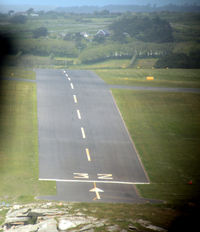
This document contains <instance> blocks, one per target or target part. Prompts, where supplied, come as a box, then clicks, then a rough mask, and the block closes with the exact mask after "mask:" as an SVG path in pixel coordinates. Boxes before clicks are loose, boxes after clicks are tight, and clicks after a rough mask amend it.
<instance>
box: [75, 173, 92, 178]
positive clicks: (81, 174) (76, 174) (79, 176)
mask: <svg viewBox="0 0 200 232" xmlns="http://www.w3.org/2000/svg"><path fill="white" fill-rule="evenodd" d="M73 175H74V178H78V179H79V178H80V179H89V175H88V173H73Z"/></svg>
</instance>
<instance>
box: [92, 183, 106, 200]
mask: <svg viewBox="0 0 200 232" xmlns="http://www.w3.org/2000/svg"><path fill="white" fill-rule="evenodd" d="M90 192H95V193H96V197H95V198H94V199H93V200H100V199H101V196H100V194H99V193H103V192H104V191H103V190H102V189H100V188H97V186H96V182H94V188H93V189H90Z"/></svg>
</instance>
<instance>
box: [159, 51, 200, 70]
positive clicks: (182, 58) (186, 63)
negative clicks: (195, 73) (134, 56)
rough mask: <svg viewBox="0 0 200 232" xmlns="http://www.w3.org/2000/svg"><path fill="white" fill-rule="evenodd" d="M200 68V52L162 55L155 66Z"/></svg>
mask: <svg viewBox="0 0 200 232" xmlns="http://www.w3.org/2000/svg"><path fill="white" fill-rule="evenodd" d="M166 67H168V68H200V52H199V51H195V52H191V53H190V54H189V55H187V54H184V53H172V54H167V55H165V56H163V57H161V58H160V59H159V60H158V61H157V62H156V64H155V68H166Z"/></svg>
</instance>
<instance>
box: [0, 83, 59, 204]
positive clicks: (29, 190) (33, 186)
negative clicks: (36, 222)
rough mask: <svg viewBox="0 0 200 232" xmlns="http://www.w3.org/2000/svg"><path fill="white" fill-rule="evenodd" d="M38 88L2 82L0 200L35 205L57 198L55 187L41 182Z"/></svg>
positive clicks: (0, 105) (27, 84) (30, 85)
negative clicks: (41, 199)
mask: <svg viewBox="0 0 200 232" xmlns="http://www.w3.org/2000/svg"><path fill="white" fill-rule="evenodd" d="M36 102H37V101H36V84H35V83H29V82H18V81H1V96H0V109H1V114H0V130H1V133H0V177H1V178H0V186H1V188H0V200H2V201H3V200H4V201H7V202H12V201H15V202H16V201H20V202H26V201H32V200H33V199H34V197H35V196H39V195H41V194H42V195H43V194H47V193H49V192H50V194H51V193H52V194H55V188H54V184H53V183H46V182H42V183H41V182H39V181H38V169H39V168H38V132H37V103H36Z"/></svg>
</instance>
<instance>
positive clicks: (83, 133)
mask: <svg viewBox="0 0 200 232" xmlns="http://www.w3.org/2000/svg"><path fill="white" fill-rule="evenodd" d="M81 133H82V137H83V139H85V138H86V136H85V131H84V128H83V127H81Z"/></svg>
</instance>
